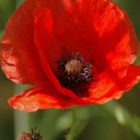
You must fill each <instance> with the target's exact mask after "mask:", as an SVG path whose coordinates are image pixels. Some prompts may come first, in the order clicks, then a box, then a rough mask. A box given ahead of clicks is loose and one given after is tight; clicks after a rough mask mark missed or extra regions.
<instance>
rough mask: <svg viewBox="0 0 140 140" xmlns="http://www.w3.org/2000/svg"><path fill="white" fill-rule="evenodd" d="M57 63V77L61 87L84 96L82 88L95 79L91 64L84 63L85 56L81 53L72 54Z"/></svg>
mask: <svg viewBox="0 0 140 140" xmlns="http://www.w3.org/2000/svg"><path fill="white" fill-rule="evenodd" d="M56 63H57V65H58V66H57V69H58V75H57V77H58V79H59V81H60V83H61V85H62V86H64V87H66V88H69V89H71V90H72V91H74V92H75V93H76V94H77V95H79V96H82V94H83V93H82V92H85V91H82V90H81V86H83V84H84V85H85V84H86V85H87V82H90V81H92V79H93V73H92V72H91V69H92V65H91V64H90V63H89V62H88V63H83V56H82V55H80V53H79V52H78V53H76V55H74V53H72V54H71V55H67V56H62V57H61V59H60V60H57V61H56ZM78 89H79V90H78ZM84 89H85V87H84Z"/></svg>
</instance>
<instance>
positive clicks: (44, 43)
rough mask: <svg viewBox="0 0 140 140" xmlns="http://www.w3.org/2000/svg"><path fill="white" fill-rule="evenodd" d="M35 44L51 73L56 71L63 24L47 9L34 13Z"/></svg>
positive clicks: (60, 49) (61, 42)
mask: <svg viewBox="0 0 140 140" xmlns="http://www.w3.org/2000/svg"><path fill="white" fill-rule="evenodd" d="M34 16H35V22H34V29H35V44H36V46H37V47H38V50H41V51H42V52H43V53H44V54H45V57H46V59H47V61H48V63H49V65H50V67H51V69H52V70H53V71H56V63H55V61H57V59H59V58H60V56H61V55H62V53H63V49H64V47H63V36H64V30H63V24H62V22H61V20H60V19H59V17H58V16H57V15H55V14H53V13H52V12H51V11H50V10H48V9H47V8H38V9H36V10H35V12H34Z"/></svg>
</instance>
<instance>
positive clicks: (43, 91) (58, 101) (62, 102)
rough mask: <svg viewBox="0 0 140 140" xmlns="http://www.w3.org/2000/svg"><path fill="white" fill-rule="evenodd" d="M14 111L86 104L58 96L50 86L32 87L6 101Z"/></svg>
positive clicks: (31, 110)
mask: <svg viewBox="0 0 140 140" xmlns="http://www.w3.org/2000/svg"><path fill="white" fill-rule="evenodd" d="M8 103H9V104H10V106H11V107H13V108H14V109H19V110H21V111H27V112H33V111H37V110H38V109H48V108H52V107H53V108H68V107H71V106H73V105H77V106H81V105H87V104H88V103H87V102H85V101H82V100H79V101H78V100H75V99H72V98H70V97H68V96H64V95H62V94H59V93H58V92H57V91H56V90H55V88H54V87H53V86H52V85H48V86H46V87H33V88H30V89H27V90H24V91H23V92H22V93H21V94H18V95H15V96H13V97H11V98H10V99H9V100H8Z"/></svg>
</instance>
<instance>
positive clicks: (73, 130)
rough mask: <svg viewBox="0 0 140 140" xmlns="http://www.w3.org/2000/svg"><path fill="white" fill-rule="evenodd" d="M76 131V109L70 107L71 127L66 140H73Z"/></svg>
mask: <svg viewBox="0 0 140 140" xmlns="http://www.w3.org/2000/svg"><path fill="white" fill-rule="evenodd" d="M75 129H76V107H75V106H74V107H72V126H71V129H70V133H69V135H68V137H67V140H74V133H75Z"/></svg>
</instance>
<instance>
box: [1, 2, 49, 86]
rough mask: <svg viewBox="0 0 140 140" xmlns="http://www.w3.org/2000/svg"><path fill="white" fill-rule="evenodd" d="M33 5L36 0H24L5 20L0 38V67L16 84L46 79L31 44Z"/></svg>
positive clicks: (38, 83) (32, 36) (36, 53)
mask: <svg viewBox="0 0 140 140" xmlns="http://www.w3.org/2000/svg"><path fill="white" fill-rule="evenodd" d="M37 5H38V0H28V1H25V2H24V3H23V4H22V5H21V6H20V7H19V8H18V9H17V10H16V12H15V13H14V14H13V16H12V17H11V18H10V20H9V21H8V24H7V26H6V31H5V35H4V36H3V38H2V40H1V65H2V69H3V71H4V72H5V74H6V76H7V77H8V78H9V79H11V80H12V81H14V82H16V83H20V84H31V85H44V84H45V83H47V77H46V75H45V73H44V72H43V70H42V68H41V65H40V62H39V56H38V52H37V49H36V46H35V45H34V28H33V23H34V18H33V15H32V14H33V11H34V9H35V8H36V6H37ZM25 11H26V12H25Z"/></svg>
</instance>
